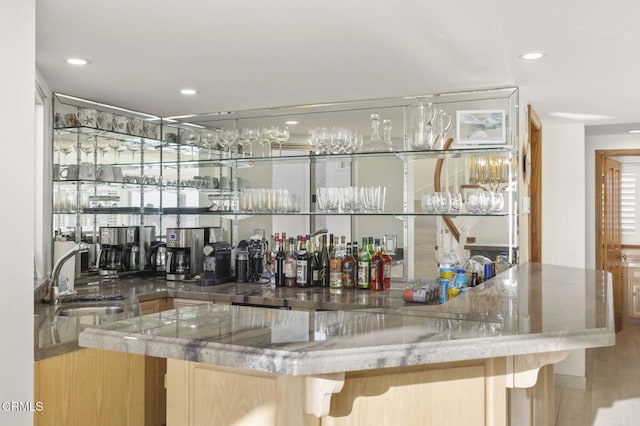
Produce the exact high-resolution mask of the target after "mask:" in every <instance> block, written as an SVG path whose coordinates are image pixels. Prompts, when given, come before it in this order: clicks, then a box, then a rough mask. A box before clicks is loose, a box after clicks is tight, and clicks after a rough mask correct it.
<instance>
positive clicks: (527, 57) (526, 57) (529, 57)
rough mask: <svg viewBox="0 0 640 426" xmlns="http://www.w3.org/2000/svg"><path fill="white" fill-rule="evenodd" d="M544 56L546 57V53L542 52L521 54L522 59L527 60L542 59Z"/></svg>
mask: <svg viewBox="0 0 640 426" xmlns="http://www.w3.org/2000/svg"><path fill="white" fill-rule="evenodd" d="M542 57H544V53H542V52H529V53H525V54H523V55H520V59H524V60H525V61H535V60H536V59H541V58H542Z"/></svg>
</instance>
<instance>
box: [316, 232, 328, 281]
mask: <svg viewBox="0 0 640 426" xmlns="http://www.w3.org/2000/svg"><path fill="white" fill-rule="evenodd" d="M321 241H322V247H321V248H320V270H319V273H318V275H319V278H320V287H329V251H328V249H327V236H326V235H323V236H322V240H321Z"/></svg>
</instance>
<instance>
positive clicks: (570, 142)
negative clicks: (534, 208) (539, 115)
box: [542, 121, 586, 268]
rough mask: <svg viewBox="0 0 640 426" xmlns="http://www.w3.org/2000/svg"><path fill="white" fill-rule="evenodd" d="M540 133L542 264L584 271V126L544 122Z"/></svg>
mask: <svg viewBox="0 0 640 426" xmlns="http://www.w3.org/2000/svg"><path fill="white" fill-rule="evenodd" d="M542 132H543V133H542V263H549V264H556V265H564V266H575V267H577V268H584V267H585V256H584V246H585V220H586V218H585V203H586V201H585V182H584V179H585V146H584V145H585V141H584V139H585V137H584V125H583V124H576V123H559V122H553V121H549V122H547V121H545V122H544V124H543V127H542Z"/></svg>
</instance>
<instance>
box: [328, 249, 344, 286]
mask: <svg viewBox="0 0 640 426" xmlns="http://www.w3.org/2000/svg"><path fill="white" fill-rule="evenodd" d="M329 287H331V288H332V289H340V288H342V257H341V255H340V246H339V245H337V244H336V245H334V246H333V250H332V251H331V254H330V255H329Z"/></svg>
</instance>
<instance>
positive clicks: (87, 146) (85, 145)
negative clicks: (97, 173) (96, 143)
mask: <svg viewBox="0 0 640 426" xmlns="http://www.w3.org/2000/svg"><path fill="white" fill-rule="evenodd" d="M80 151H82V152H84V153H85V154H86V156H87V161H90V159H89V154H91V153H92V152H93V141H92V140H91V139H89V138H87V139H84V140H82V141H81V142H80Z"/></svg>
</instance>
